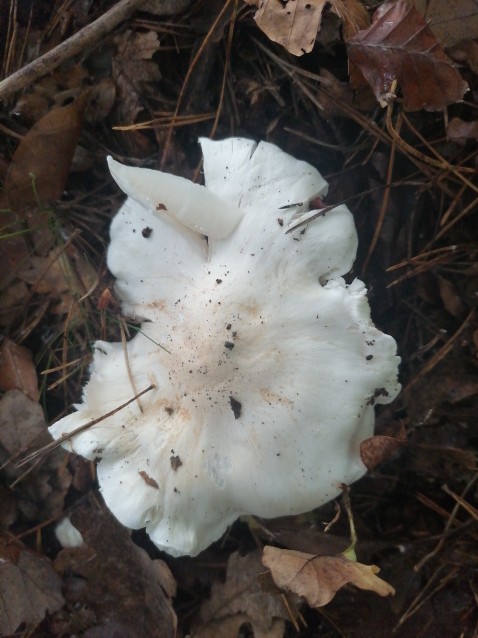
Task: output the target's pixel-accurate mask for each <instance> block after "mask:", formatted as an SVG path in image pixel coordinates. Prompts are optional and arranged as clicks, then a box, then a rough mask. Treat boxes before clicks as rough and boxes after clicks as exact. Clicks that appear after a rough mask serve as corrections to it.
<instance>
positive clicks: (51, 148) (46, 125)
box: [5, 93, 88, 213]
mask: <svg viewBox="0 0 478 638" xmlns="http://www.w3.org/2000/svg"><path fill="white" fill-rule="evenodd" d="M87 102H88V93H84V94H83V95H82V96H80V97H79V98H78V99H77V100H75V101H74V102H72V103H71V104H69V105H68V106H62V107H57V108H54V109H52V110H51V111H50V112H49V113H47V114H46V115H45V116H44V117H42V118H41V119H40V120H39V121H38V122H37V123H36V124H34V125H33V126H32V128H31V129H30V130H29V131H28V133H27V134H26V135H25V137H24V138H23V139H22V141H21V142H20V144H19V145H18V148H17V150H16V151H15V153H14V155H13V158H12V162H11V164H10V167H9V169H8V173H7V176H6V180H5V191H6V194H7V198H8V202H9V205H10V207H11V208H12V210H14V211H16V212H18V213H22V212H24V211H25V210H26V209H27V208H36V207H38V206H39V205H40V204H45V203H50V202H54V201H56V200H57V199H59V198H60V197H61V195H62V193H63V190H64V188H65V184H66V180H67V178H68V174H69V172H70V164H71V160H72V158H73V153H74V152H75V147H76V145H77V143H78V139H79V137H80V133H81V125H82V117H83V112H84V110H85V108H86V105H87Z"/></svg>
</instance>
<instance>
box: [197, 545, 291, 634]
mask: <svg viewBox="0 0 478 638" xmlns="http://www.w3.org/2000/svg"><path fill="white" fill-rule="evenodd" d="M263 572H264V568H263V566H262V564H261V558H260V552H258V551H256V552H252V553H250V554H247V555H246V556H241V555H240V554H239V552H235V553H234V554H231V556H230V557H229V561H228V564H227V574H226V582H225V583H220V582H215V583H214V584H213V586H212V588H211V597H210V599H209V600H208V601H206V602H205V603H203V605H202V607H201V611H200V618H199V620H198V621H197V622H196V629H195V631H194V632H193V637H194V638H213V637H216V636H218V637H219V636H224V638H226V637H227V638H236V636H238V632H239V629H240V628H241V626H242V625H244V624H246V623H249V624H250V625H251V626H252V628H253V631H254V636H255V638H260V637H262V638H276V637H280V636H282V635H283V633H284V619H289V614H288V612H287V610H286V609H285V607H284V605H283V603H282V601H281V600H280V598H278V597H277V596H275V595H272V594H269V593H265V592H263V591H262V590H261V588H260V586H259V583H258V580H257V578H258V576H259V574H261V573H263Z"/></svg>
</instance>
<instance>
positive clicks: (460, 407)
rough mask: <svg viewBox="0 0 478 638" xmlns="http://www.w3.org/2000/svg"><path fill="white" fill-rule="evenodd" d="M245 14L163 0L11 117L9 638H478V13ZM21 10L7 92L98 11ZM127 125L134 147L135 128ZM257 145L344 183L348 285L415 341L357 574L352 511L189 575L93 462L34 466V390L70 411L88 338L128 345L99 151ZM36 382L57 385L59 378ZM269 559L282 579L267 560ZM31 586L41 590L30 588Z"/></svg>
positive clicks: (378, 466) (359, 507)
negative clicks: (127, 516) (355, 243)
mask: <svg viewBox="0 0 478 638" xmlns="http://www.w3.org/2000/svg"><path fill="white" fill-rule="evenodd" d="M112 4H113V3H112V2H111V3H109V2H107V3H106V5H108V7H109V6H110V5H112ZM307 4H309V5H310V7H307V6H306V5H307ZM106 5H105V6H106ZM249 5H250V6H249V7H248V6H247V5H243V4H242V3H240V2H238V3H234V2H231V4H230V6H229V5H228V6H229V9H228V10H227V11H225V12H223V13H222V14H221V11H222V10H223V8H224V6H225V3H223V2H222V0H220V1H219V0H218V1H214V2H210V3H207V4H206V3H200V2H196V1H195V0H194V1H193V0H191V1H190V2H189V3H188V2H181V3H180V5H179V4H177V3H176V4H175V6H174V7H172V8H171V7H170V13H169V16H168V17H167V18H164V17H160V18H158V15H157V14H156V12H154V13H148V8H147V6H146V5H144V10H143V11H141V12H138V13H136V14H134V17H133V18H131V19H128V20H127V21H126V22H125V23H124V24H123V25H122V27H121V28H115V29H113V30H111V32H110V33H109V34H108V35H107V36H105V38H104V39H103V41H102V42H101V43H98V46H95V45H93V46H90V47H89V48H88V50H85V51H84V52H83V53H81V54H80V55H78V56H76V57H75V58H74V59H73V58H71V59H64V60H63V64H59V65H58V68H57V69H56V70H54V71H53V72H51V73H50V74H49V75H46V76H44V77H43V78H38V79H37V80H36V81H35V82H33V84H32V85H31V86H30V87H28V89H27V90H26V91H25V92H24V93H22V95H20V94H17V95H16V96H15V97H14V98H12V99H11V101H10V102H9V103H7V102H5V103H2V120H1V122H0V125H1V126H2V127H3V128H2V144H1V145H0V177H1V179H2V181H3V184H4V186H6V188H5V189H4V190H3V191H2V192H0V205H1V207H2V209H3V212H2V224H1V228H2V236H1V237H0V240H1V242H2V244H1V248H2V255H3V256H4V259H5V261H4V263H5V264H6V265H7V268H4V269H3V271H4V272H2V277H1V280H2V281H1V291H0V321H1V324H2V327H4V328H5V333H6V339H4V340H3V342H2V344H1V346H0V347H1V352H2V362H1V363H0V383H1V387H2V392H3V393H4V394H3V396H2V398H1V400H0V463H1V464H3V467H2V470H1V479H2V480H1V483H0V500H1V502H2V508H1V510H0V534H1V538H2V544H0V547H1V556H2V560H3V561H4V562H2V563H1V564H0V569H3V570H5V571H4V574H5V578H1V576H0V582H1V585H0V586H1V587H3V589H2V595H3V597H4V598H3V599H4V600H5V601H7V603H6V604H5V606H4V608H3V609H0V624H1V630H4V633H5V632H7V631H9V632H10V633H11V632H14V631H17V630H18V629H19V628H20V631H27V632H28V631H30V632H35V631H36V633H38V634H39V635H44V636H55V637H56V636H61V635H73V634H75V635H83V636H86V637H87V638H88V636H89V637H90V638H92V637H94V636H96V637H97V636H105V637H106V636H108V638H109V637H110V636H112V635H115V634H118V635H128V636H132V637H135V636H144V635H151V636H152V637H154V636H156V635H160V636H168V635H171V636H174V635H177V636H179V635H185V636H186V635H192V636H194V635H197V636H204V637H208V636H224V637H227V638H229V636H241V638H242V636H252V635H254V636H255V638H260V637H262V636H267V637H268V638H271V637H275V636H286V637H287V638H290V637H291V636H295V635H303V636H309V635H310V636H312V635H317V634H319V633H320V635H321V636H324V637H325V638H337V637H338V636H340V637H343V636H357V637H359V638H360V637H362V638H368V636H370V635H374V636H378V637H379V638H382V636H383V638H385V637H388V636H390V635H392V634H393V635H396V636H397V638H408V636H410V635H419V634H420V632H423V628H424V627H425V628H426V631H427V632H428V633H429V635H447V636H450V638H455V637H456V638H458V636H460V637H461V638H463V637H464V638H472V637H473V636H475V635H476V627H477V626H478V614H477V608H476V592H475V591H474V589H473V588H472V587H471V586H470V583H471V582H472V579H473V565H474V562H476V539H475V537H474V536H475V534H474V525H476V520H475V518H474V517H475V516H476V509H477V503H476V491H475V490H474V485H475V484H474V483H473V481H474V477H475V476H476V468H477V462H476V459H477V453H476V440H475V439H476V437H474V434H473V433H474V429H473V423H474V419H475V416H476V410H477V400H478V391H477V387H478V386H477V383H476V374H475V372H476V366H477V361H478V327H477V325H476V317H475V316H474V315H473V312H472V309H473V308H474V307H475V305H476V289H477V285H478V269H477V267H476V263H477V261H476V255H477V253H476V246H475V243H476V242H475V241H474V237H475V236H476V229H474V226H473V223H474V220H473V211H474V210H476V197H477V195H476V193H477V185H476V179H475V176H476V166H475V162H474V157H475V156H476V144H477V142H476V135H475V128H476V122H477V118H476V105H475V101H476V99H475V96H476V94H477V89H478V82H477V78H476V75H475V74H476V70H477V68H478V63H477V60H478V55H477V49H476V43H475V42H473V41H472V40H469V39H468V38H470V37H474V36H473V34H474V33H475V30H476V25H475V22H476V15H477V14H476V7H474V5H473V2H471V1H470V2H468V1H467V0H465V1H464V2H462V3H461V4H460V6H459V7H458V6H455V5H454V4H453V6H452V5H450V3H444V2H442V0H432V1H430V2H427V3H426V6H425V7H424V3H423V2H421V0H416V2H414V3H412V2H409V3H408V7H409V8H406V7H405V5H404V3H403V2H402V1H401V0H400V1H399V2H396V3H393V4H391V3H387V2H382V3H379V6H378V7H377V3H373V5H374V8H372V9H368V7H367V6H366V5H365V3H363V2H361V1H360V0H354V1H351V0H347V1H346V0H334V2H331V3H324V2H322V1H321V0H317V1H316V2H310V3H305V2H294V1H293V0H289V1H288V2H287V1H286V0H284V1H283V2H272V0H269V1H268V2H264V3H259V2H252V1H251V2H249ZM251 5H252V6H251ZM259 5H261V6H259ZM18 6H19V8H18V13H17V14H14V13H9V12H8V11H7V12H5V11H6V10H5V8H4V6H3V5H2V6H0V12H1V15H0V25H2V24H9V25H10V27H9V28H10V31H9V34H10V35H9V36H8V37H10V38H11V40H10V42H9V43H8V47H5V46H4V43H6V41H7V40H6V37H5V36H2V37H3V39H2V37H0V51H1V52H2V55H3V58H2V69H3V70H4V73H5V75H7V74H8V72H9V71H11V70H13V69H14V68H20V67H22V65H24V64H26V63H27V62H29V61H30V59H32V58H34V57H35V56H36V55H37V53H36V52H38V51H39V50H42V51H43V50H45V49H51V48H54V47H55V44H57V43H59V42H61V41H63V40H64V39H65V38H66V37H67V36H68V35H72V34H74V32H75V29H77V28H79V27H82V26H85V25H86V24H88V23H89V22H90V21H91V19H93V18H97V17H100V18H101V15H102V11H103V8H100V7H99V8H97V7H91V9H90V10H87V9H86V8H85V5H84V3H70V4H69V5H68V7H65V6H63V5H62V9H61V11H60V3H59V2H55V1H54V0H52V2H50V3H45V4H44V7H42V15H41V16H40V17H39V14H38V12H35V11H36V10H35V11H34V12H33V13H32V14H31V16H30V17H29V14H28V15H27V14H24V13H23V9H22V7H21V6H20V5H18ZM151 6H152V5H151ZM161 6H162V5H161ZM255 7H256V8H257V11H255ZM153 8H155V9H156V7H153ZM254 12H255V21H254V20H253V19H252V17H253V16H254ZM220 15H221V16H222V17H221V18H219V17H218V16H220ZM311 15H312V16H313V19H310V16H311ZM384 16H386V18H385V17H384ZM307 17H309V19H307ZM2 19H4V21H3V22H2ZM371 19H372V20H373V22H372V26H370V24H371ZM428 19H431V20H430V21H429V22H428V25H427V23H426V21H427V20H428ZM29 21H30V22H29ZM386 22H390V23H392V27H393V32H392V31H391V30H390V29H389V26H390V25H387V24H386ZM60 25H61V26H60ZM214 25H215V26H214ZM260 29H262V34H261V33H260ZM0 30H1V27H0ZM2 33H3V32H2ZM2 33H1V34H0V35H2ZM12 34H13V35H12ZM13 36H14V37H15V40H14V39H13ZM22 38H25V42H26V43H27V44H26V45H25V46H20V41H21V39H22ZM268 39H270V40H273V41H274V42H275V43H280V46H275V45H274V44H271V43H270V42H268ZM450 46H452V48H448V47H450ZM346 47H348V49H346ZM444 49H446V51H444ZM304 51H309V52H308V53H306V52H304ZM347 51H348V55H347ZM357 51H359V52H360V53H359V56H358V60H357V59H355V58H354V55H356V52H357ZM288 52H290V53H292V54H293V55H294V56H295V57H293V58H292V57H291V56H289V55H288ZM360 69H362V72H363V76H362V77H360ZM364 76H365V77H366V78H367V79H366V80H364ZM393 80H397V87H396V90H395V93H394V94H392V93H393V91H392V89H394V83H393ZM369 85H370V87H372V88H371V89H370V88H368V87H369ZM467 85H468V86H469V87H470V91H467V92H466V86H467ZM244 87H245V88H244ZM372 89H373V92H372ZM87 93H88V100H87V101H88V104H87V105H85V106H84V110H82V109H83V105H82V104H81V99H82V97H81V96H83V95H86V94H87ZM377 101H382V102H384V103H387V104H388V106H387V109H386V111H385V112H384V111H382V110H381V109H375V107H376V105H377ZM427 111H435V112H427ZM443 113H446V114H445V115H442V114H443ZM211 114H212V115H213V116H214V119H213V118H212V117H211ZM145 119H147V120H151V121H152V122H158V123H159V124H157V127H156V128H155V125H154V124H150V125H149V128H148V126H145V125H143V124H142V123H141V121H142V120H145ZM123 124H124V125H127V128H128V131H127V132H124V131H120V130H119V129H118V128H114V127H117V126H118V125H123ZM392 133H393V134H392ZM238 134H241V135H246V136H248V137H251V138H255V139H267V140H269V141H271V142H274V143H277V144H279V145H280V146H282V147H283V148H284V149H285V150H287V151H288V152H290V153H292V154H296V155H297V156H301V157H303V158H304V159H307V160H308V161H310V162H311V163H313V164H315V165H317V166H318V168H319V169H321V170H322V171H323V172H324V174H326V176H327V178H328V179H329V180H330V182H331V187H330V192H329V195H328V198H327V200H326V201H325V202H324V203H323V205H324V206H326V207H327V206H330V204H333V203H336V202H338V201H343V200H344V199H347V198H348V197H352V199H351V200H350V201H349V206H350V207H351V208H352V209H353V212H354V213H355V214H356V222H357V226H358V232H359V235H360V250H361V254H359V258H358V261H357V263H356V272H354V273H353V275H355V274H359V273H360V271H361V269H363V268H364V267H365V266H366V268H365V274H364V275H363V276H364V279H365V280H366V281H368V282H370V293H369V294H370V295H371V297H372V299H371V305H372V308H373V313H374V320H375V321H376V322H377V324H378V325H379V326H380V327H381V328H383V329H386V331H388V332H390V333H391V334H394V335H395V336H396V338H397V339H398V340H399V347H400V353H401V355H402V361H403V364H402V380H403V383H404V386H405V390H404V392H403V393H402V395H401V397H400V398H399V399H398V401H397V403H396V405H393V406H391V407H390V408H387V409H386V410H382V411H381V412H380V413H379V416H378V420H377V430H376V435H375V436H374V437H372V438H371V439H368V440H367V441H364V442H363V444H362V459H363V461H364V462H365V464H366V465H367V466H368V467H369V469H370V471H369V474H368V476H367V477H365V478H364V479H362V480H361V481H360V482H359V483H358V484H356V485H354V486H353V487H352V490H351V500H352V505H353V510H354V519H355V522H356V526H357V532H358V537H359V538H358V543H357V547H356V551H357V555H358V556H359V559H360V563H359V562H355V561H350V560H347V559H346V558H345V557H344V556H342V555H341V552H343V551H344V550H345V549H346V547H347V546H348V544H349V541H348V533H349V531H348V529H347V525H346V521H343V520H342V518H341V517H340V516H338V515H337V511H336V510H335V509H334V504H329V505H327V506H324V507H323V508H321V509H320V510H319V511H317V512H311V513H306V514H304V515H301V516H297V517H291V518H290V519H287V520H278V521H256V522H252V521H249V525H245V523H244V522H242V523H238V524H236V525H234V526H233V527H232V528H231V530H230V533H229V534H228V535H227V536H226V537H225V538H224V539H223V540H222V542H221V544H219V543H218V544H216V545H214V546H212V547H211V548H210V549H209V550H208V551H207V552H205V553H204V555H203V556H200V557H198V558H197V559H190V560H181V559H170V558H168V557H166V556H164V555H158V552H157V550H155V548H154V547H152V546H151V544H150V543H149V542H148V540H147V538H146V537H145V536H144V535H143V534H142V532H141V531H137V532H134V533H133V536H132V537H131V534H130V533H129V532H127V531H126V530H124V529H123V528H121V526H119V525H118V524H117V523H116V522H115V521H114V520H112V519H111V517H110V516H109V514H108V512H106V511H105V510H104V507H103V506H102V504H101V499H100V496H99V495H98V493H97V489H96V483H95V471H94V464H92V463H89V462H86V461H84V460H83V459H79V458H74V457H73V456H72V455H68V454H67V453H66V452H64V451H62V450H60V449H57V450H55V451H54V452H52V453H51V454H50V455H49V456H43V455H40V456H38V457H37V458H36V460H35V461H34V463H33V466H32V467H30V466H28V465H27V466H22V467H21V468H17V467H16V459H19V458H23V457H24V456H25V455H26V454H28V453H29V452H30V451H32V452H34V451H35V450H37V449H39V448H41V447H43V446H44V445H48V442H49V440H50V439H49V437H48V434H47V432H46V422H45V417H44V416H43V411H42V408H41V407H40V405H39V403H38V402H37V398H38V386H40V388H39V390H40V392H41V404H42V407H44V408H45V409H46V411H47V414H48V420H49V421H51V420H52V419H53V418H56V417H57V416H60V415H61V414H64V413H65V412H66V411H67V410H68V409H70V405H71V403H74V402H75V401H77V400H78V398H79V395H80V389H81V385H82V382H83V380H84V379H85V377H86V375H87V364H88V361H89V351H90V344H91V342H92V341H93V340H94V339H95V338H98V337H101V338H112V339H113V340H118V334H119V327H118V326H119V325H120V323H121V322H123V324H122V325H126V326H127V327H128V326H129V325H130V321H129V320H128V319H127V320H125V318H123V317H121V315H120V313H119V310H118V308H117V307H113V306H111V305H108V304H105V303H104V301H103V300H102V299H103V298H102V293H103V294H104V291H105V290H109V286H111V285H112V284H111V280H109V279H108V277H107V276H106V271H105V266H104V246H105V244H106V242H107V227H108V224H109V219H110V217H111V215H112V214H113V213H114V211H115V210H116V209H117V207H118V204H119V199H118V198H117V196H116V195H115V194H114V191H113V189H112V188H111V184H110V179H109V177H108V176H107V175H106V172H105V166H104V156H105V155H106V154H108V153H112V154H114V155H116V156H117V157H118V158H119V159H123V158H124V160H125V161H126V159H128V161H129V160H131V159H132V158H134V161H136V162H137V163H138V164H139V165H147V166H152V167H156V166H157V165H158V164H159V162H163V163H164V165H165V166H167V167H168V170H171V171H173V172H175V173H177V174H181V175H185V176H191V175H193V174H196V175H198V176H200V167H199V165H198V164H197V162H198V160H199V157H198V153H197V148H196V144H195V140H196V138H197V137H198V136H199V135H206V136H207V135H212V136H216V137H218V138H219V137H225V136H228V135H238ZM164 140H169V142H168V144H167V145H166V144H164ZM15 149H17V151H15ZM410 149H413V150H414V152H415V154H412V153H411V151H410ZM30 155H31V157H30ZM50 158H51V161H50ZM62 163H63V164H64V165H61V164H62ZM47 165H48V167H47ZM54 167H56V168H54ZM53 168H54V170H53ZM42 171H43V172H42ZM5 175H7V177H6V178H5ZM33 176H34V177H33ZM37 176H38V177H39V182H38V184H39V189H37ZM458 182H459V184H458ZM5 191H6V193H7V194H8V195H9V199H7V197H6V194H5ZM12 208H14V209H15V211H12ZM377 229H378V232H377ZM375 235H376V241H374V242H373V245H372V244H371V243H370V238H371V237H373V236H375ZM360 276H361V275H360ZM125 321H126V324H125V323H124V322H125ZM133 327H134V326H133ZM36 370H39V371H41V372H46V373H47V374H42V375H41V376H40V377H39V378H40V383H38V380H37V377H36ZM47 380H48V383H47V382H46V381H47ZM47 386H48V387H49V388H50V389H49V390H46V389H45V388H46V387H47ZM27 395H28V396H27ZM404 430H406V437H405V436H403V431H404ZM444 483H447V484H448V486H449V487H447V488H446V489H445V490H443V489H442V485H443V484H444ZM159 488H161V486H159ZM65 516H71V519H72V521H73V522H74V524H75V525H76V526H77V527H78V528H79V529H80V530H81V532H82V535H83V538H84V539H85V541H86V542H85V545H84V546H83V547H80V548H71V549H61V547H60V546H59V544H58V541H57V540H56V538H55V535H54V528H55V525H56V524H57V523H58V521H59V520H61V519H63V518H64V517H65ZM327 521H328V522H327ZM326 522H327V523H326ZM323 530H325V531H323ZM264 541H265V542H266V544H267V545H266V548H265V552H264V555H263V559H264V561H266V562H267V561H269V562H270V565H271V567H270V569H271V570H272V572H273V574H274V573H275V578H276V579H277V581H276V584H275V585H274V583H271V582H269V581H270V576H269V578H268V577H267V567H266V566H265V565H264V564H262V563H261V556H262V549H261V548H262V542H264ZM271 544H273V545H276V547H272V546H271ZM300 552H302V553H300ZM271 557H275V558H276V561H275V562H274V561H273V560H272V558H271ZM163 560H165V561H166V562H167V566H166V562H163ZM374 563H376V564H377V565H379V566H380V568H381V569H382V573H384V574H385V575H386V576H385V578H386V580H387V581H390V583H392V584H393V587H394V588H395V589H396V595H395V596H391V595H389V594H391V593H392V586H391V585H389V584H388V583H386V581H383V580H382V579H380V578H379V577H378V576H377V572H376V568H375V567H374V566H373V565H374ZM443 575H445V576H443ZM19 576H21V577H22V579H23V581H24V583H27V582H28V581H29V579H30V580H31V579H33V580H34V582H35V583H37V584H38V583H39V587H38V589H39V590H40V591H35V588H33V589H32V590H30V589H28V587H19V586H18V583H19V580H18V579H19ZM176 581H177V584H176ZM354 583H355V585H354ZM383 583H385V584H383ZM360 586H366V587H369V586H371V587H372V590H371V591H367V590H363V589H360ZM374 588H375V591H374ZM382 594H384V595H383V596H382ZM27 596H30V599H31V601H32V602H33V605H32V607H31V608H28V606H27ZM327 600H329V602H327V603H326V605H325V606H320V607H315V606H314V605H315V604H320V605H322V604H323V602H324V601H327ZM15 624H16V626H15V627H14V625H15ZM13 627H14V628H13ZM35 627H37V629H36V630H35ZM34 635H35V633H34Z"/></svg>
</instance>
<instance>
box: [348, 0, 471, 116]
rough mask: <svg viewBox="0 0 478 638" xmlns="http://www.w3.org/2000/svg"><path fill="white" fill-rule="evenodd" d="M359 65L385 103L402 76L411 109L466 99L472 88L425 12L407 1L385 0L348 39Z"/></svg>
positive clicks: (435, 107)
mask: <svg viewBox="0 0 478 638" xmlns="http://www.w3.org/2000/svg"><path fill="white" fill-rule="evenodd" d="M348 51H349V58H350V61H351V62H353V63H354V64H356V65H357V66H358V67H359V68H360V70H361V71H362V73H363V75H364V77H365V78H366V80H367V81H368V83H369V84H370V86H371V87H372V89H373V91H374V93H375V97H376V98H377V100H378V101H379V102H380V103H381V104H382V106H385V105H386V104H387V103H388V101H389V100H390V98H391V91H392V83H393V81H394V80H397V81H398V85H399V87H400V89H401V91H402V94H403V106H404V108H405V110H407V111H417V110H419V109H425V110H427V111H438V110H441V109H443V108H444V107H445V106H447V105H448V104H453V103H454V102H459V101H461V100H462V99H463V95H464V93H465V92H466V91H467V89H468V85H467V83H466V82H465V81H464V80H463V79H462V77H461V76H460V74H459V73H458V71H457V69H456V68H455V66H454V64H453V62H452V61H451V60H450V58H449V57H448V56H447V55H446V54H445V52H444V51H443V49H442V48H441V46H440V45H439V43H438V41H437V39H436V37H435V36H434V35H433V32H432V31H431V30H430V28H429V27H428V26H427V23H426V21H425V20H424V18H423V17H422V15H421V14H420V13H419V12H418V11H417V10H416V9H415V8H414V7H410V6H409V5H408V4H407V2H406V0H397V1H392V0H390V1H388V2H385V3H383V4H382V5H381V6H380V7H379V8H378V9H377V11H376V12H375V14H374V16H373V22H372V25H371V26H370V27H369V28H368V29H365V30H363V31H359V32H358V33H357V34H356V35H355V36H354V37H352V38H351V39H350V40H349V42H348Z"/></svg>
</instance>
